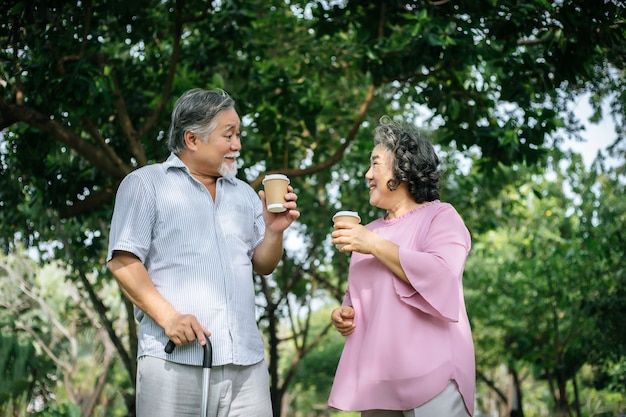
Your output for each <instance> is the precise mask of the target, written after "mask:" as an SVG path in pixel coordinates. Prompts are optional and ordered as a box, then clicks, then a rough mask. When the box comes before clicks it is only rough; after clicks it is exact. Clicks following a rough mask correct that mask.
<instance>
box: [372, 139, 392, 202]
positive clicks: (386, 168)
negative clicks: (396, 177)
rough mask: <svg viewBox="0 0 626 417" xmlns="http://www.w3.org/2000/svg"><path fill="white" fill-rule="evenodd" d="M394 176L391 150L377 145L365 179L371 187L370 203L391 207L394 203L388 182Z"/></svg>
mask: <svg viewBox="0 0 626 417" xmlns="http://www.w3.org/2000/svg"><path fill="white" fill-rule="evenodd" d="M392 178H393V158H392V155H391V152H390V151H388V150H387V149H385V148H384V147H383V146H382V145H376V147H374V150H372V155H371V157H370V169H368V170H367V172H366V173H365V179H366V180H367V183H368V185H369V187H370V204H371V205H373V206H375V207H378V208H381V209H389V207H388V206H391V203H392V198H391V197H392V191H391V190H389V188H388V187H387V182H388V181H389V180H390V179H392Z"/></svg>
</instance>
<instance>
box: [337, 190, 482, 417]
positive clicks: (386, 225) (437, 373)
mask: <svg viewBox="0 0 626 417" xmlns="http://www.w3.org/2000/svg"><path fill="white" fill-rule="evenodd" d="M366 227H367V228H368V229H370V230H372V231H374V232H376V233H377V234H379V235H380V236H382V237H384V238H385V239H388V240H390V241H392V242H394V243H395V244H397V245H398V246H399V247H400V263H401V265H402V268H403V269H404V272H405V273H406V275H407V276H408V278H409V281H410V282H411V285H409V284H407V283H405V282H404V281H402V280H400V279H399V278H398V277H396V276H395V275H394V274H393V273H392V272H391V271H390V270H389V269H387V268H386V267H385V266H383V264H382V263H381V262H379V261H378V260H377V259H376V258H374V257H373V256H372V255H364V254H361V253H357V252H353V253H352V257H351V260H350V272H349V274H348V289H347V291H346V295H345V298H344V301H343V305H349V306H352V307H353V308H354V310H355V317H354V323H355V324H356V329H355V331H354V333H352V334H351V335H350V336H348V337H347V340H346V344H345V346H344V349H343V352H342V354H341V359H340V360H339V365H338V367H337V372H336V374H335V380H334V383H333V387H332V390H331V393H330V398H329V400H328V404H329V405H330V406H331V407H334V408H338V409H341V410H349V411H360V410H370V409H384V410H410V409H414V408H417V407H419V406H420V405H422V404H424V403H425V402H427V401H428V400H430V399H432V398H433V397H435V396H436V395H437V394H438V393H440V392H441V391H442V390H443V389H444V388H445V387H446V385H447V383H448V381H451V380H452V381H455V382H456V383H457V385H458V386H459V391H460V392H461V395H462V397H463V400H464V401H465V406H466V407H467V410H468V412H469V413H470V415H473V413H474V390H475V362H474V344H473V341H472V334H471V329H470V324H469V320H468V318H467V312H466V310H465V301H464V298H463V285H462V276H463V268H464V265H465V259H466V257H467V254H468V252H469V249H470V245H471V239H470V234H469V231H468V230H467V228H466V226H465V224H464V223H463V220H462V219H461V217H460V216H459V214H458V213H457V212H456V210H455V209H454V207H452V206H451V205H450V204H447V203H442V202H440V201H439V200H436V201H433V202H431V203H429V204H427V205H424V206H421V207H418V208H416V209H414V210H412V211H410V212H409V213H407V214H405V215H404V216H402V217H400V218H397V219H393V220H385V219H383V218H381V219H378V220H375V221H373V222H372V223H370V224H368V225H367V226H366Z"/></svg>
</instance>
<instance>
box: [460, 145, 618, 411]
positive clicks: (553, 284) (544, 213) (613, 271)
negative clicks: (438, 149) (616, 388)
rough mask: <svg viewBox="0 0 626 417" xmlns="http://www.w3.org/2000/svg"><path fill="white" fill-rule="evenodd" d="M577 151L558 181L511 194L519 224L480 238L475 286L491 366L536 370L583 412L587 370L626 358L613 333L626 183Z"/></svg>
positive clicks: (482, 346)
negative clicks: (581, 380) (590, 166)
mask: <svg viewBox="0 0 626 417" xmlns="http://www.w3.org/2000/svg"><path fill="white" fill-rule="evenodd" d="M568 157H569V158H570V159H571V163H569V164H568V166H567V167H566V168H559V166H558V165H557V164H556V163H555V168H554V170H552V171H551V172H552V174H553V175H552V176H553V177H556V179H555V180H548V179H546V178H544V177H540V178H536V179H534V180H533V182H532V183H529V184H528V185H526V186H523V187H521V188H519V189H516V188H509V189H508V191H507V192H506V193H505V194H503V195H502V198H501V200H502V201H505V202H507V201H508V202H509V203H513V204H511V206H512V207H513V209H512V210H508V215H509V216H510V218H511V219H515V220H514V222H515V224H514V225H513V224H504V225H502V227H499V228H497V229H494V230H490V231H487V232H485V233H484V234H482V235H479V236H476V237H475V243H476V244H475V246H474V249H473V251H472V257H470V261H469V262H468V264H469V265H468V273H467V275H466V283H469V284H466V285H469V288H470V290H469V292H470V298H469V301H468V304H470V305H473V306H474V309H473V310H472V316H473V317H472V322H473V325H474V328H475V329H477V330H476V340H477V346H478V348H477V352H479V363H480V364H481V368H482V367H483V366H484V365H488V366H489V365H491V366H492V367H493V365H495V364H497V363H498V361H499V362H501V363H504V364H507V365H508V367H509V369H510V370H511V372H512V373H513V374H514V375H515V373H516V370H517V369H519V368H522V367H524V366H525V365H528V366H531V367H532V369H534V370H535V375H534V376H535V378H536V379H542V380H545V381H547V383H548V384H549V386H550V392H551V393H552V395H553V400H554V409H555V415H562V416H566V415H567V416H573V415H577V416H581V414H582V410H581V408H580V407H581V401H580V397H579V391H578V386H577V381H578V380H577V375H579V373H580V372H581V370H582V368H583V366H584V365H585V364H596V365H598V366H600V367H602V366H605V365H607V364H610V363H614V361H619V360H620V359H621V360H623V358H624V357H626V348H625V346H624V343H623V341H617V340H615V338H614V337H615V334H614V333H612V332H615V331H617V329H616V328H612V326H615V325H617V324H616V323H619V322H620V320H621V318H620V317H623V314H624V308H625V307H626V303H625V302H624V298H623V297H621V296H620V295H619V294H623V291H624V290H625V289H626V286H625V285H624V280H623V260H622V258H623V253H621V252H623V251H621V250H617V252H620V255H618V254H617V252H615V251H614V250H613V248H617V247H623V244H624V242H623V236H621V235H622V234H621V232H619V231H617V229H619V228H620V227H621V226H620V224H621V223H622V220H621V219H623V216H624V213H625V211H624V209H625V207H624V204H623V203H621V202H618V201H617V200H616V199H620V197H618V196H621V194H622V193H623V188H624V182H623V179H622V180H620V179H619V177H618V176H617V175H616V173H615V172H614V171H611V170H606V168H603V167H601V166H598V165H596V167H595V171H594V170H592V171H587V170H586V169H585V168H584V167H583V166H582V163H581V160H580V157H579V156H571V155H570V156H568ZM600 163H601V162H600ZM545 177H549V175H547V174H546V176H545ZM607 239H608V240H610V241H611V242H607V241H606V240H607ZM614 245H618V246H614ZM616 297H617V298H616ZM481 300H482V301H481ZM619 333H620V332H619V331H618V334H619ZM617 337H618V338H620V336H617ZM484 356H487V357H488V358H485V357H484ZM489 356H491V357H490V358H489ZM608 358H611V359H608ZM607 359H608V360H607ZM481 371H482V372H485V369H484V368H483V369H482V370H481ZM503 400H505V402H506V400H508V398H503ZM520 412H521V413H522V414H520V415H523V411H522V409H521V408H520Z"/></svg>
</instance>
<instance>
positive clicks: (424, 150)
mask: <svg viewBox="0 0 626 417" xmlns="http://www.w3.org/2000/svg"><path fill="white" fill-rule="evenodd" d="M378 145H381V146H382V147H383V148H384V149H386V150H388V151H389V152H390V155H391V156H392V159H393V168H392V172H393V177H392V179H390V180H389V181H388V182H387V188H389V190H392V191H393V190H395V189H397V188H398V186H399V185H400V184H401V183H403V182H404V183H406V184H407V186H408V188H409V193H410V194H411V197H413V199H414V200H415V201H416V202H417V203H424V202H429V201H434V200H438V199H439V181H440V179H441V171H439V169H438V166H439V157H438V156H437V154H436V153H435V149H434V148H433V145H432V144H431V143H430V142H429V141H427V140H426V139H424V138H422V136H421V135H420V133H419V131H418V130H417V129H416V128H415V127H413V126H410V125H401V124H398V123H395V122H393V121H391V120H389V119H386V118H385V119H381V122H380V124H379V125H378V126H377V127H376V129H375V134H374V146H378Z"/></svg>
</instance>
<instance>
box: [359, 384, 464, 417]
mask: <svg viewBox="0 0 626 417" xmlns="http://www.w3.org/2000/svg"><path fill="white" fill-rule="evenodd" d="M361 417H470V415H469V413H468V412H467V409H466V408H465V403H464V402H463V397H461V393H460V392H459V390H458V388H457V386H456V384H455V383H454V382H452V381H450V382H448V385H446V387H445V388H444V390H443V391H441V392H440V393H439V394H437V395H436V396H435V398H433V399H432V400H430V401H428V402H426V403H425V404H422V405H421V406H419V407H417V408H415V409H413V410H398V411H396V410H367V411H363V412H361Z"/></svg>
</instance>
